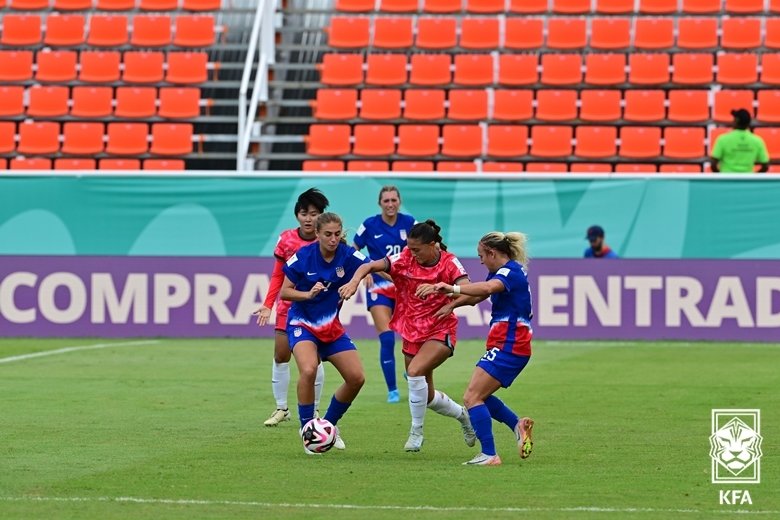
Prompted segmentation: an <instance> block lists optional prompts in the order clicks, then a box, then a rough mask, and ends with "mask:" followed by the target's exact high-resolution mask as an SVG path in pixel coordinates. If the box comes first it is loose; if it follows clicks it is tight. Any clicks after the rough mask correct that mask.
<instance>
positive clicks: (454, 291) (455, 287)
mask: <svg viewBox="0 0 780 520" xmlns="http://www.w3.org/2000/svg"><path fill="white" fill-rule="evenodd" d="M452 294H460V285H453V286H452Z"/></svg>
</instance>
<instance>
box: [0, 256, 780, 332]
mask: <svg viewBox="0 0 780 520" xmlns="http://www.w3.org/2000/svg"><path fill="white" fill-rule="evenodd" d="M463 263H464V265H465V267H466V269H467V270H468V271H469V273H470V274H471V277H472V279H473V280H482V279H484V277H485V275H486V271H485V268H484V267H483V266H482V265H480V264H479V262H478V261H477V260H474V259H466V260H464V262H463ZM272 267H273V259H270V258H236V257H227V258H226V257H219V258H202V257H183V258H178V257H176V258H171V257H169V258H166V257H85V256H68V257H49V256H25V257H22V256H0V336H41V337H43V336H63V337H66V336H97V337H154V336H170V337H271V336H272V334H273V330H272V327H263V328H259V327H257V325H256V324H255V322H254V318H253V317H252V315H251V314H252V312H253V311H254V310H255V309H256V308H257V307H258V306H259V304H260V302H261V301H262V299H263V298H264V296H265V294H266V292H267V291H268V285H269V277H270V273H271V270H272ZM530 280H531V286H532V290H533V295H534V314H535V316H534V336H535V337H536V338H538V339H560V340H577V339H622V340H631V339H639V340H641V339H647V340H655V339H679V340H734V341H772V342H780V261H748V260H744V261H732V260H571V259H567V260H550V259H540V260H534V261H532V263H531V269H530ZM458 314H459V316H460V326H459V331H458V337H459V338H462V339H467V338H484V337H485V336H486V334H487V329H488V324H489V321H490V305H489V303H484V302H483V304H481V305H480V306H479V307H469V308H464V309H460V310H459V312H458ZM341 320H342V323H344V325H345V327H346V328H347V330H348V332H349V333H350V335H351V336H352V337H354V338H374V337H376V333H375V331H374V327H373V325H372V323H371V320H370V314H369V313H368V312H367V311H366V309H365V295H364V294H359V296H358V297H357V298H353V299H351V300H350V301H348V302H345V304H344V307H343V309H342V312H341Z"/></svg>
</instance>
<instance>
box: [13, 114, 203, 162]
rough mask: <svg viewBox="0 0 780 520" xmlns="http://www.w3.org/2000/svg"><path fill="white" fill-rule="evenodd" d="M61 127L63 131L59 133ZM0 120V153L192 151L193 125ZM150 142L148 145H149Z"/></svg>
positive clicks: (170, 152)
mask: <svg viewBox="0 0 780 520" xmlns="http://www.w3.org/2000/svg"><path fill="white" fill-rule="evenodd" d="M60 126H61V127H62V133H60ZM151 126H152V132H151V134H149V125H148V124H147V123H125V122H122V123H108V125H104V124H103V123H85V122H70V123H64V124H63V125H60V124H59V123H55V122H51V121H43V122H42V121H35V122H31V121H25V122H22V123H19V124H18V128H17V124H16V123H14V122H11V121H0V154H9V153H18V154H22V155H49V154H56V153H59V152H62V153H66V154H72V155H93V154H100V153H103V152H105V153H108V154H111V155H141V154H145V153H147V152H149V153H152V154H155V155H184V154H188V153H190V152H192V125H191V124H178V123H176V124H171V123H154V124H152V125H151ZM150 143H151V146H150Z"/></svg>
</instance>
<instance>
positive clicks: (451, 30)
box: [415, 17, 457, 50]
mask: <svg viewBox="0 0 780 520" xmlns="http://www.w3.org/2000/svg"><path fill="white" fill-rule="evenodd" d="M415 45H417V47H419V48H421V49H427V50H439V49H449V48H451V47H455V45H457V25H456V22H455V18H442V17H436V18H428V17H423V18H420V19H419V20H417V40H416V41H415Z"/></svg>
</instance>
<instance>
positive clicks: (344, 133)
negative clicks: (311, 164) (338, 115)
mask: <svg viewBox="0 0 780 520" xmlns="http://www.w3.org/2000/svg"><path fill="white" fill-rule="evenodd" d="M349 138H350V128H349V125H311V126H310V127H309V135H308V137H307V139H306V144H307V147H306V153H308V154H309V155H326V156H327V155H330V156H335V155H346V154H348V153H349V151H350V148H351V146H350V143H349Z"/></svg>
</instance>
